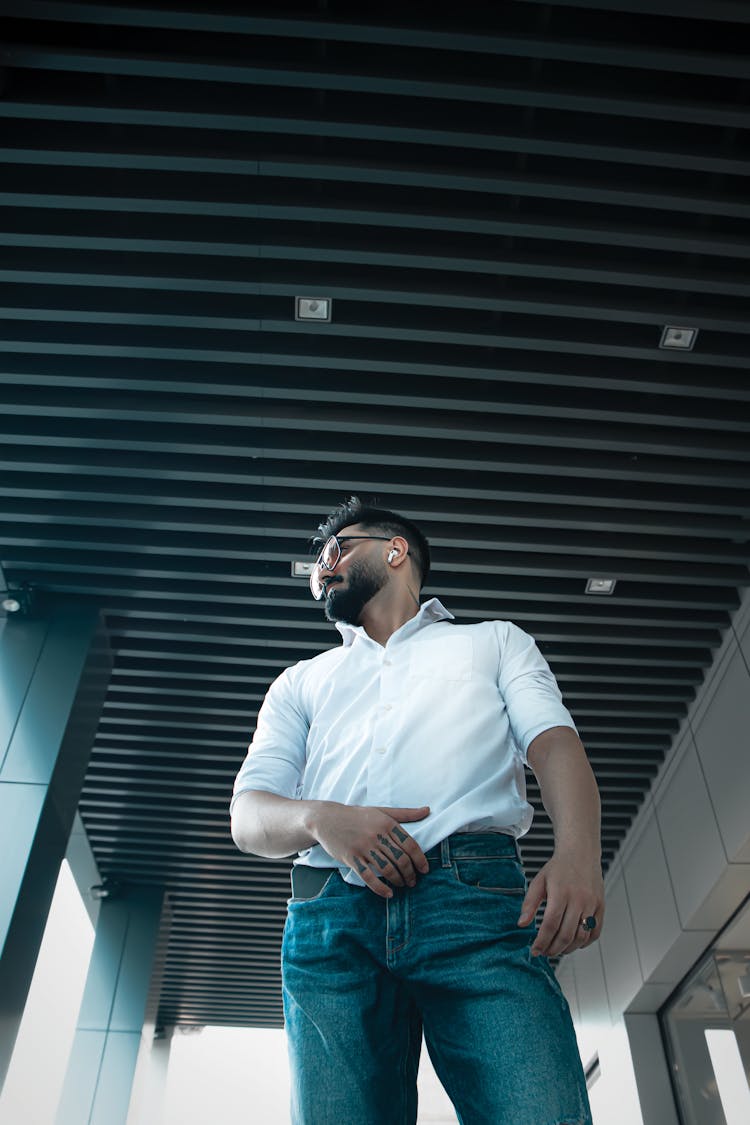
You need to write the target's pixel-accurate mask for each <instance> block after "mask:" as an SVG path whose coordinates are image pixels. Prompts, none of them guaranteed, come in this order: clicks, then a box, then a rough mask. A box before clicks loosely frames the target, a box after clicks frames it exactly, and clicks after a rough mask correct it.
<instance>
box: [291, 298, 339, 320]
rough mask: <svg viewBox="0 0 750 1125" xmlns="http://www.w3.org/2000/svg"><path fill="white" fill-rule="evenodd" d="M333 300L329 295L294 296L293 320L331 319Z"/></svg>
mask: <svg viewBox="0 0 750 1125" xmlns="http://www.w3.org/2000/svg"><path fill="white" fill-rule="evenodd" d="M332 310H333V301H332V300H331V298H330V297H295V298H294V319H295V320H318V321H324V322H328V321H330V319H331V312H332Z"/></svg>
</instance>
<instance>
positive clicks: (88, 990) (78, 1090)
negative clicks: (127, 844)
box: [56, 887, 169, 1125]
mask: <svg viewBox="0 0 750 1125" xmlns="http://www.w3.org/2000/svg"><path fill="white" fill-rule="evenodd" d="M168 921H169V919H168V911H167V910H166V909H165V903H164V894H163V891H162V890H161V889H160V888H153V887H122V888H120V889H119V890H115V891H114V892H113V893H112V895H111V896H110V897H109V898H106V899H104V901H103V902H102V905H101V910H100V912H99V922H98V925H97V928H96V938H95V941H94V950H93V953H92V955H91V964H90V966H89V973H88V977H87V978H86V987H85V989H84V993H83V1000H82V1002H81V1011H80V1014H79V1017H78V1026H77V1028H76V1034H75V1038H74V1040H73V1048H72V1050H71V1054H70V1062H69V1064H68V1071H67V1074H66V1077H65V1084H64V1086H63V1092H62V1096H61V1098H60V1105H59V1108H58V1112H57V1117H56V1125H81V1122H84V1121H85V1122H86V1123H87V1125H125V1123H126V1121H127V1117H128V1106H129V1104H130V1095H131V1090H132V1086H133V1077H134V1074H135V1069H136V1061H137V1058H138V1054H139V1050H140V1049H141V1044H142V1042H143V1041H144V1039H147V1038H149V1036H152V1035H153V1023H152V1020H153V1016H154V1015H155V1008H156V1005H157V1003H158V995H159V991H160V988H161V970H162V965H163V956H162V953H163V950H164V949H165V946H166V939H167V936H168ZM149 1025H150V1026H149Z"/></svg>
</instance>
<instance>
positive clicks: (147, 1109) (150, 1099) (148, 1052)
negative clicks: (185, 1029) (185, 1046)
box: [127, 1027, 174, 1125]
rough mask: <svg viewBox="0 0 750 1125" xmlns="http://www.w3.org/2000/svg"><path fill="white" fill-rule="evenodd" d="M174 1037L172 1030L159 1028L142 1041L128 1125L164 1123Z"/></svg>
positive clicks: (159, 1124) (170, 1028)
mask: <svg viewBox="0 0 750 1125" xmlns="http://www.w3.org/2000/svg"><path fill="white" fill-rule="evenodd" d="M173 1035H174V1028H173V1027H160V1028H157V1029H155V1030H154V1034H153V1035H151V1036H149V1037H148V1038H147V1037H146V1036H143V1037H142V1039H141V1050H140V1053H139V1055H138V1063H137V1065H136V1070H135V1078H134V1080H133V1094H132V1096H131V1099H130V1109H129V1111H128V1121H127V1125H161V1123H162V1122H163V1120H164V1110H165V1105H166V1097H167V1074H168V1071H169V1054H170V1051H171V1049H172V1037H173Z"/></svg>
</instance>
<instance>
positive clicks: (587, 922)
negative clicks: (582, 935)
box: [579, 914, 596, 933]
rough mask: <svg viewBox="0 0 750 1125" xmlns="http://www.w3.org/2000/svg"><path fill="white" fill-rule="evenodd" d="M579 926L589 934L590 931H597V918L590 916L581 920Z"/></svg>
mask: <svg viewBox="0 0 750 1125" xmlns="http://www.w3.org/2000/svg"><path fill="white" fill-rule="evenodd" d="M579 925H580V926H581V929H583V930H586V932H587V933H589V931H591V930H595V929H596V917H595V915H593V914H589V915H588V917H586V918H581V921H580V923H579Z"/></svg>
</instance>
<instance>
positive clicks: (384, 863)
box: [370, 852, 388, 871]
mask: <svg viewBox="0 0 750 1125" xmlns="http://www.w3.org/2000/svg"><path fill="white" fill-rule="evenodd" d="M370 855H371V856H372V858H373V859H374V860H375V862H376V863H377V865H378V867H379V868H380V870H381V871H382V870H383V868H384V867H387V866H388V861H387V860H386V859H383V857H382V856H379V855H378V853H377V852H370Z"/></svg>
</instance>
